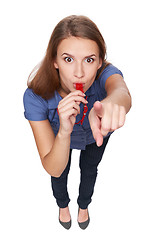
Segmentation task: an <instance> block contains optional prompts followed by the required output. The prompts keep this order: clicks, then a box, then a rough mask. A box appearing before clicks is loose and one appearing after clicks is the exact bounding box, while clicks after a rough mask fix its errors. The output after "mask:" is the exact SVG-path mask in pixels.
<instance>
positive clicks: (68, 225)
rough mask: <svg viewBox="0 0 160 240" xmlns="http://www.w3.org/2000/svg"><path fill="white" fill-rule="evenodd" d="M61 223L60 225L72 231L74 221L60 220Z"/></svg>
mask: <svg viewBox="0 0 160 240" xmlns="http://www.w3.org/2000/svg"><path fill="white" fill-rule="evenodd" d="M59 222H60V224H61V225H62V226H63V227H64V228H65V229H67V230H69V229H70V227H71V224H72V221H71V220H70V221H69V222H62V221H61V220H60V219H59Z"/></svg>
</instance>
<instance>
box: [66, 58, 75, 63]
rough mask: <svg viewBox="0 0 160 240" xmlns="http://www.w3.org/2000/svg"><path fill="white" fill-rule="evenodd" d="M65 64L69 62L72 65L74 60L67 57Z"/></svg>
mask: <svg viewBox="0 0 160 240" xmlns="http://www.w3.org/2000/svg"><path fill="white" fill-rule="evenodd" d="M64 60H65V62H67V63H71V62H73V58H71V57H65V59H64Z"/></svg>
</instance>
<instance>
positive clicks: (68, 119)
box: [58, 90, 88, 135]
mask: <svg viewBox="0 0 160 240" xmlns="http://www.w3.org/2000/svg"><path fill="white" fill-rule="evenodd" d="M84 96H85V94H84V93H82V92H81V91H79V90H76V91H74V92H71V93H70V94H68V95H67V96H66V97H65V98H63V99H62V100H61V101H60V102H59V105H58V112H59V120H60V128H59V132H60V133H61V134H65V135H66V134H67V135H68V134H71V132H72V131H73V127H74V124H75V121H76V116H77V115H78V114H80V107H79V105H80V103H81V102H82V103H84V104H86V103H88V102H87V101H86V99H85V98H84Z"/></svg>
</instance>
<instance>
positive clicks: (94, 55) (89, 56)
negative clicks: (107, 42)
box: [61, 53, 97, 58]
mask: <svg viewBox="0 0 160 240" xmlns="http://www.w3.org/2000/svg"><path fill="white" fill-rule="evenodd" d="M63 55H67V56H70V57H74V56H73V55H72V54H70V53H62V55H61V56H63ZM91 57H97V56H96V54H94V53H93V54H91V55H88V56H85V57H84V58H91Z"/></svg>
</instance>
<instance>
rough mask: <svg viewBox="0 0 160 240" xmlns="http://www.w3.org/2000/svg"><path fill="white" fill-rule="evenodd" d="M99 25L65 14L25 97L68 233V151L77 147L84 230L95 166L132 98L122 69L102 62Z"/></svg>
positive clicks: (79, 201) (81, 218)
mask: <svg viewBox="0 0 160 240" xmlns="http://www.w3.org/2000/svg"><path fill="white" fill-rule="evenodd" d="M105 56H106V47H105V42H104V39H103V37H102V35H101V33H100V32H99V30H98V28H97V26H96V25H95V24H94V23H93V22H92V21H91V20H90V19H89V18H87V17H85V16H75V15H73V16H69V17H66V18H64V19H63V20H61V21H60V22H59V23H58V24H57V26H56V27H55V29H54V31H53V33H52V35H51V38H50V41H49V44H48V48H47V51H46V55H45V57H44V59H43V61H42V63H41V65H40V67H39V69H38V71H37V73H36V74H35V76H34V77H33V79H32V81H30V82H29V83H28V88H27V90H26V91H25V94H24V107H25V117H26V118H27V119H28V120H29V123H30V125H31V128H32V131H33V134H34V137H35V141H36V145H37V148H38V152H39V155H40V158H41V161H42V165H43V167H44V169H45V170H46V171H47V172H48V173H49V174H50V175H51V182H52V189H53V195H54V197H55V198H56V201H57V204H58V206H59V222H60V223H61V225H62V226H63V227H64V228H66V229H69V228H70V227H71V216H70V212H69V207H68V204H69V202H70V199H69V195H68V192H67V177H68V173H69V169H70V162H71V153H72V149H80V150H81V154H80V170H81V181H80V186H79V196H78V200H77V202H78V206H79V211H78V224H79V226H80V228H82V229H86V227H87V226H88V224H89V221H90V218H89V213H88V205H89V204H90V202H91V198H92V195H93V191H94V185H95V181H96V176H97V167H98V164H99V162H100V161H101V159H102V156H103V153H104V150H105V147H106V145H107V142H108V140H109V137H110V135H111V134H112V132H113V131H114V130H116V129H118V128H120V127H122V126H123V125H124V122H125V115H126V113H127V112H128V111H129V109H130V107H131V97H130V93H129V91H128V88H127V86H126V84H125V82H124V80H123V75H122V73H121V71H120V70H118V69H117V68H116V67H114V66H113V65H112V64H110V63H108V62H107V61H106V60H105Z"/></svg>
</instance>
